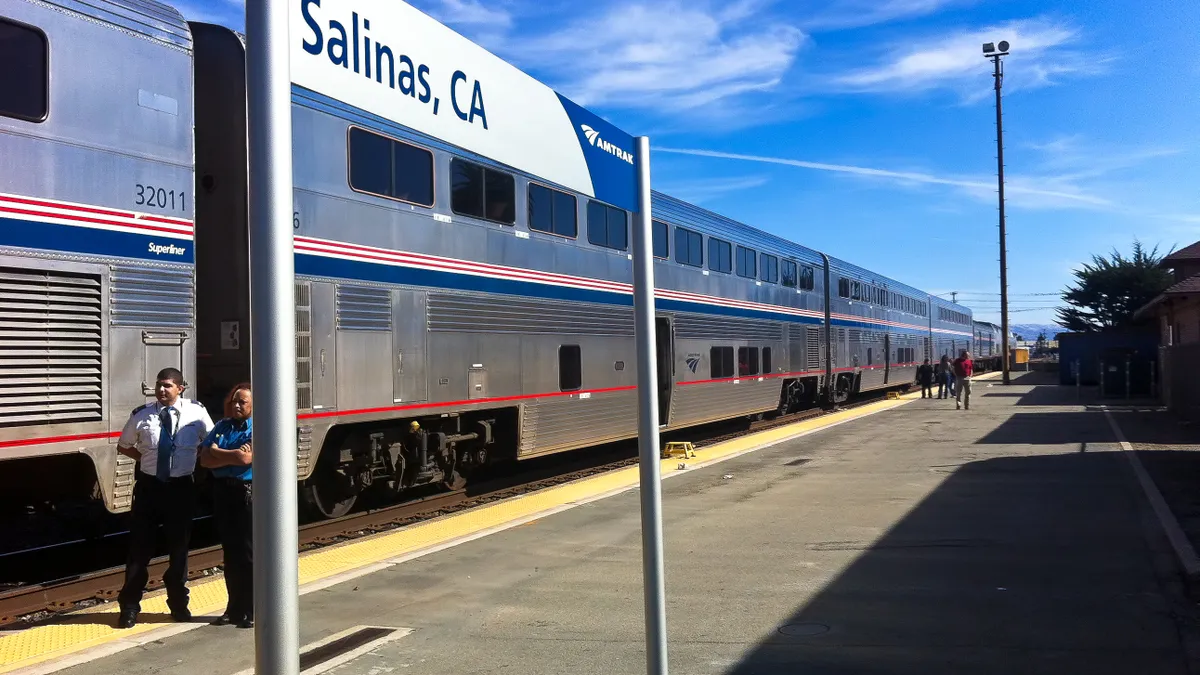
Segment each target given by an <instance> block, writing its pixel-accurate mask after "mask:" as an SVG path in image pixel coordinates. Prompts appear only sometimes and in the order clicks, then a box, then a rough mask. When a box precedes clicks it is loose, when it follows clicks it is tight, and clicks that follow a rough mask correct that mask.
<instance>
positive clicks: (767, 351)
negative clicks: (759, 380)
mask: <svg viewBox="0 0 1200 675" xmlns="http://www.w3.org/2000/svg"><path fill="white" fill-rule="evenodd" d="M762 367H763V368H762V371H763V375H770V374H771V372H772V370H771V348H770V347H763V357H762Z"/></svg>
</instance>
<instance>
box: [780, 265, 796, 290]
mask: <svg viewBox="0 0 1200 675" xmlns="http://www.w3.org/2000/svg"><path fill="white" fill-rule="evenodd" d="M796 281H797V279H796V263H794V262H792V261H791V260H784V261H783V285H784V286H787V287H789V288H795V287H796Z"/></svg>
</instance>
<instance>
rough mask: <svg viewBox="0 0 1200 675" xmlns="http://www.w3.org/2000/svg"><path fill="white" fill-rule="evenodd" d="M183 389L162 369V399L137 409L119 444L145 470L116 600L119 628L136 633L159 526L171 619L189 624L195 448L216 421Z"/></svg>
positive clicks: (158, 393)
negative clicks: (163, 540) (164, 542)
mask: <svg viewBox="0 0 1200 675" xmlns="http://www.w3.org/2000/svg"><path fill="white" fill-rule="evenodd" d="M185 388H187V382H185V381H184V379H183V373H181V372H179V370H178V369H176V368H164V369H162V370H161V371H160V372H159V373H158V377H157V382H155V384H154V397H155V398H156V399H157V401H155V402H154V403H147V404H146V405H144V406H142V407H140V408H138V409H136V410H134V411H133V414H131V415H130V416H129V421H128V422H126V423H125V428H124V429H123V430H122V431H121V438H120V439H119V440H117V452H120V453H121V454H122V455H125V456H126V457H132V458H133V459H136V460H138V462H139V464H140V469H139V470H138V471H137V482H136V483H135V484H134V487H133V509H132V512H131V513H130V522H129V557H128V559H127V561H126V563H125V585H124V587H122V588H121V593H120V595H118V596H117V600H118V602H119V603H120V604H121V615H120V617H119V618H118V619H117V627H118V628H132V627H133V626H134V625H135V624H136V623H137V616H138V612H140V611H141V602H142V594H143V593H144V592H145V590H146V581H147V580H149V573H148V572H147V570H146V567H147V565H149V564H150V558H151V557H152V556H153V555H154V540H155V536H154V533H155V530H156V529H157V527H158V526H159V525H160V524H161V525H162V529H163V533H164V534H165V535H166V537H167V551H168V554H169V555H170V563H169V565H168V567H167V570H166V572H164V573H163V584H164V585H165V586H166V587H167V606H168V607H170V609H171V618H173V619H174V620H176V621H190V620H191V618H192V614H191V612H189V611H188V590H187V585H186V582H187V559H188V543H189V540H190V538H191V533H192V509H193V506H194V496H193V483H192V472H193V471H194V470H195V468H196V447H197V446H198V445H200V443H201V441H203V440H204V438H205V436H207V435H208V432H209V431H211V430H212V428H213V421H212V418H210V417H209V416H208V411H207V410H205V409H204V406H202V405H200V404H199V403H197V402H195V401H190V400H188V399H184V398H181V395H182V394H183V390H184V389H185Z"/></svg>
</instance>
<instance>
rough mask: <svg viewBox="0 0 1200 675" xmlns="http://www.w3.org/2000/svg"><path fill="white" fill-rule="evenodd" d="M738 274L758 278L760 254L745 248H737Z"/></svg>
mask: <svg viewBox="0 0 1200 675" xmlns="http://www.w3.org/2000/svg"><path fill="white" fill-rule="evenodd" d="M737 274H738V276H739V277H746V278H747V279H753V278H755V277H757V276H758V254H757V253H755V252H754V249H750V248H746V247H745V246H739V247H737Z"/></svg>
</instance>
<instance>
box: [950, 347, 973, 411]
mask: <svg viewBox="0 0 1200 675" xmlns="http://www.w3.org/2000/svg"><path fill="white" fill-rule="evenodd" d="M974 367H975V364H974V363H973V362H972V361H971V355H970V354H969V353H967V350H965V349H964V350H962V353H961V354H959V355H958V358H957V359H954V377H955V379H956V380H958V384H957V386H956V387H955V389H956V390H957V391H956V392H955V398H954V408H955V409H956V410H958V409H960V408H966V409H967V410H970V409H971V371H972V370H973V369H974Z"/></svg>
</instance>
